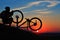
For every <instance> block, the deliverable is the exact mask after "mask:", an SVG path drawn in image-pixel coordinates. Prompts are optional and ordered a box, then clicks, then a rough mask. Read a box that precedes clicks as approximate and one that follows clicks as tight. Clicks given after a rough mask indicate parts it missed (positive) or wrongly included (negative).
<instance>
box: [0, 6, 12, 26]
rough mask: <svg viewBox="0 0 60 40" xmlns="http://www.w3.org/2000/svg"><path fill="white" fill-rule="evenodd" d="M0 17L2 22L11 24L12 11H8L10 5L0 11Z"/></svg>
mask: <svg viewBox="0 0 60 40" xmlns="http://www.w3.org/2000/svg"><path fill="white" fill-rule="evenodd" d="M0 15H1V18H2V21H3V23H4V24H9V26H11V23H12V21H13V18H12V15H13V11H11V12H10V7H5V10H4V11H2V12H1V14H0Z"/></svg>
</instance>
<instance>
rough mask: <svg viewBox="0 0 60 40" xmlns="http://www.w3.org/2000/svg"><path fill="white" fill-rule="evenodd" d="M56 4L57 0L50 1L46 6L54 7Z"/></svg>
mask: <svg viewBox="0 0 60 40" xmlns="http://www.w3.org/2000/svg"><path fill="white" fill-rule="evenodd" d="M57 4H58V2H50V4H49V5H47V7H54V6H56V5H57Z"/></svg>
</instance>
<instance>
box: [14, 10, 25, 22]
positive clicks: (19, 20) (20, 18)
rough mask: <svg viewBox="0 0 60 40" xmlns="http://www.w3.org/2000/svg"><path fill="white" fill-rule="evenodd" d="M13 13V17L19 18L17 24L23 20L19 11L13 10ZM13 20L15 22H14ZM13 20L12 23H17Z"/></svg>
mask: <svg viewBox="0 0 60 40" xmlns="http://www.w3.org/2000/svg"><path fill="white" fill-rule="evenodd" d="M15 12H16V13H15ZM13 13H15V15H14V16H15V17H16V15H17V16H18V17H19V16H20V17H19V19H18V23H20V22H22V20H23V18H24V16H23V13H22V12H21V11H20V10H14V11H13ZM18 13H19V14H18ZM14 20H15V21H14ZM14 20H13V22H14V23H17V22H16V19H15V18H14Z"/></svg>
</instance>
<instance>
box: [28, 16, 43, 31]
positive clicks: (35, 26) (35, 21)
mask: <svg viewBox="0 0 60 40" xmlns="http://www.w3.org/2000/svg"><path fill="white" fill-rule="evenodd" d="M29 28H30V29H31V30H33V31H37V30H39V29H41V28H42V21H41V20H40V19H39V18H37V17H34V18H32V19H31V22H30V27H29Z"/></svg>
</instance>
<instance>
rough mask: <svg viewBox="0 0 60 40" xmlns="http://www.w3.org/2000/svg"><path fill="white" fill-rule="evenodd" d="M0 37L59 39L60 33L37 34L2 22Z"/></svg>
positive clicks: (40, 39) (37, 39)
mask: <svg viewBox="0 0 60 40" xmlns="http://www.w3.org/2000/svg"><path fill="white" fill-rule="evenodd" d="M0 39H21V40H23V39H25V40H59V39H60V33H42V34H40V35H36V34H33V33H31V32H28V31H24V30H20V29H18V28H16V27H9V26H6V25H3V24H0Z"/></svg>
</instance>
